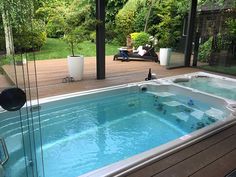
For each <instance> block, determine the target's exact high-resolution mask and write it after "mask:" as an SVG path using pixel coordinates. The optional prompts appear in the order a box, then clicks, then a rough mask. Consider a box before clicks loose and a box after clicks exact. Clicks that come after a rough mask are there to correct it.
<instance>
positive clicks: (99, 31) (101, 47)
mask: <svg viewBox="0 0 236 177" xmlns="http://www.w3.org/2000/svg"><path fill="white" fill-rule="evenodd" d="M96 18H97V20H98V21H99V23H98V24H97V28H96V50H97V79H105V77H106V76H105V1H104V0H96Z"/></svg>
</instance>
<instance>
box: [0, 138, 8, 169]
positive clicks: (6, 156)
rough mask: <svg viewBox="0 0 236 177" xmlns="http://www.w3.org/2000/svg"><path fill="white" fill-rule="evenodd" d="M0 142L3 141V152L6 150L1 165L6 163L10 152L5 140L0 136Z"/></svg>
mask: <svg viewBox="0 0 236 177" xmlns="http://www.w3.org/2000/svg"><path fill="white" fill-rule="evenodd" d="M0 142H1V145H2V149H3V152H4V157H5V159H4V160H2V159H0V163H1V165H4V164H5V163H6V162H7V161H8V159H9V154H8V151H7V146H6V143H5V140H4V139H3V138H1V137H0Z"/></svg>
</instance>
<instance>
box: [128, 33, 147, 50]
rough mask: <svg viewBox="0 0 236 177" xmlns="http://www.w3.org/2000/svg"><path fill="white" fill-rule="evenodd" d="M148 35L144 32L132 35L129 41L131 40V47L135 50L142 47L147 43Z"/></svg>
mask: <svg viewBox="0 0 236 177" xmlns="http://www.w3.org/2000/svg"><path fill="white" fill-rule="evenodd" d="M149 37H150V35H149V34H147V33H145V32H140V33H132V34H131V39H132V40H133V45H134V47H135V48H138V47H139V46H143V45H145V44H147V43H148V42H149Z"/></svg>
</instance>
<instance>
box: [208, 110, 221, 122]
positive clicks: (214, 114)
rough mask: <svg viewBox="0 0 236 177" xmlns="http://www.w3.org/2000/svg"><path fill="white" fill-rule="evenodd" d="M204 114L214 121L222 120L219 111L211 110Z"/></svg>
mask: <svg viewBox="0 0 236 177" xmlns="http://www.w3.org/2000/svg"><path fill="white" fill-rule="evenodd" d="M205 114H206V115H207V116H209V117H212V118H215V119H218V120H220V119H222V117H223V112H222V111H221V110H219V109H215V108H211V109H209V110H207V111H206V112H205Z"/></svg>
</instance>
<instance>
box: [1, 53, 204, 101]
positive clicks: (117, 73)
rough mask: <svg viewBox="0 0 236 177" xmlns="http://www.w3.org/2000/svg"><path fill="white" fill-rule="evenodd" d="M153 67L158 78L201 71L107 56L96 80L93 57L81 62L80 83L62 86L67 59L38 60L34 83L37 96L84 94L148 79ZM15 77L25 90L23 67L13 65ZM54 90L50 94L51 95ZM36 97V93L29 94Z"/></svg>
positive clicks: (30, 65)
mask: <svg viewBox="0 0 236 177" xmlns="http://www.w3.org/2000/svg"><path fill="white" fill-rule="evenodd" d="M3 68H4V70H5V71H6V73H7V74H8V77H9V78H10V79H11V80H12V81H13V82H16V81H15V71H14V67H13V66H10V65H5V66H3ZM28 68H29V80H30V84H28V83H27V84H26V87H29V85H30V86H31V88H32V87H33V86H34V87H35V86H36V84H35V70H34V62H33V61H29V62H28ZM149 68H152V72H154V73H156V74H157V76H158V78H160V77H167V76H172V75H177V74H185V73H190V72H196V71H200V70H199V69H195V68H178V69H174V70H167V69H165V67H162V66H160V65H159V64H158V63H155V62H152V61H130V62H121V61H113V56H107V57H106V79H105V80H102V81H99V82H98V81H97V80H96V59H95V57H88V58H87V57H86V58H85V62H84V77H83V80H82V81H78V82H74V83H69V84H68V83H62V79H63V78H64V77H66V76H68V68H67V60H66V59H55V60H39V61H36V70H37V80H38V83H37V85H38V87H39V94H40V95H39V96H40V97H41V98H42V97H48V96H54V95H59V94H65V93H71V92H77V91H84V90H88V89H94V88H101V87H108V86H114V85H119V84H125V83H130V82H137V81H143V80H144V79H145V77H147V74H148V69H149ZM16 69H17V74H18V77H17V79H18V84H19V86H20V87H22V88H23V87H24V83H23V71H22V66H16ZM24 70H25V78H27V72H26V71H27V70H26V65H24ZM51 90H53V92H51ZM32 96H33V97H34V98H36V96H35V94H33V95H32Z"/></svg>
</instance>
